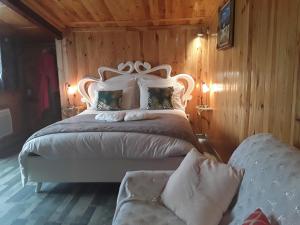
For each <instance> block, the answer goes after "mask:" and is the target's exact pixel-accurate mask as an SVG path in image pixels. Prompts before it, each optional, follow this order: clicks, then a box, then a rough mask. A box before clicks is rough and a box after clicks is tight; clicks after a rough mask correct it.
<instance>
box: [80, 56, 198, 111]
mask: <svg viewBox="0 0 300 225" xmlns="http://www.w3.org/2000/svg"><path fill="white" fill-rule="evenodd" d="M159 70H165V71H166V78H164V79H172V80H173V81H175V82H179V83H181V82H180V81H182V80H183V81H186V88H185V92H184V94H183V96H182V102H183V103H184V105H185V106H186V104H187V102H188V101H189V100H191V99H192V95H191V93H192V91H193V89H194V86H195V82H194V79H193V78H192V76H190V75H188V74H177V75H175V76H172V77H171V71H172V67H171V66H170V65H166V64H165V65H159V66H156V67H153V68H151V65H150V64H149V63H148V62H144V63H143V62H141V61H136V62H132V61H128V62H126V63H120V64H119V65H118V68H117V69H114V68H110V67H105V66H102V67H99V69H98V73H99V75H100V79H96V78H93V77H87V78H83V79H82V80H80V81H79V82H78V90H79V93H80V94H81V96H82V98H81V101H82V102H85V103H86V104H87V107H90V106H91V104H92V100H91V96H90V95H89V92H88V86H89V85H90V84H92V83H95V82H98V83H101V82H105V76H104V73H105V72H112V73H116V74H119V75H122V76H114V77H112V78H109V79H108V80H116V81H120V82H122V81H125V80H128V79H132V78H133V77H134V78H136V79H138V78H142V77H147V78H150V79H162V78H161V77H159V76H157V75H153V73H154V72H156V71H159Z"/></svg>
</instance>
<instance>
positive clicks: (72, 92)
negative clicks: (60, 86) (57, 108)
mask: <svg viewBox="0 0 300 225" xmlns="http://www.w3.org/2000/svg"><path fill="white" fill-rule="evenodd" d="M76 92H77V87H76V86H69V87H68V88H67V93H68V95H75V94H76Z"/></svg>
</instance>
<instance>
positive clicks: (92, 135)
mask: <svg viewBox="0 0 300 225" xmlns="http://www.w3.org/2000/svg"><path fill="white" fill-rule="evenodd" d="M147 112H148V113H154V114H155V113H169V114H176V115H179V116H182V117H183V118H184V119H187V116H186V114H185V113H184V112H183V111H182V110H153V111H152V110H147ZM82 114H94V115H95V116H96V114H97V111H95V110H86V111H84V112H82ZM192 148H194V146H193V145H192V144H191V143H189V142H187V141H185V140H182V139H177V138H174V137H168V136H163V135H154V134H145V133H128V132H80V133H60V134H49V135H45V136H41V137H37V138H34V139H32V140H30V141H28V142H26V143H25V144H24V146H23V148H22V151H21V153H20V155H19V161H20V165H21V172H22V175H24V176H26V171H25V170H26V159H27V157H28V155H30V154H32V153H34V154H36V155H39V156H41V157H43V158H45V159H49V160H68V159H73V160H74V159H79V160H83V159H136V160H138V159H164V158H169V157H180V156H184V155H185V154H187V152H189V151H190V150H191V149H192Z"/></svg>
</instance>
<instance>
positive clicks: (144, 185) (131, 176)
mask: <svg viewBox="0 0 300 225" xmlns="http://www.w3.org/2000/svg"><path fill="white" fill-rule="evenodd" d="M172 173H173V171H132V172H127V173H126V175H125V177H124V178H123V180H122V183H121V185H120V189H119V194H118V200H117V205H119V204H121V202H123V201H128V200H137V201H156V200H157V198H158V197H159V196H160V193H161V192H162V190H163V189H164V187H165V185H166V183H167V181H168V180H169V177H170V176H171V174H172Z"/></svg>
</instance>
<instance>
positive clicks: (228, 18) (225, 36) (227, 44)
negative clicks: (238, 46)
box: [217, 0, 234, 50]
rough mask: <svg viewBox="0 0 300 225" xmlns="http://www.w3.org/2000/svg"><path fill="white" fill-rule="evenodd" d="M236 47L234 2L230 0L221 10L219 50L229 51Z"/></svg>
mask: <svg viewBox="0 0 300 225" xmlns="http://www.w3.org/2000/svg"><path fill="white" fill-rule="evenodd" d="M233 45H234V0H229V1H228V2H226V3H225V4H224V5H223V6H222V7H220V8H219V20H218V40H217V49H219V50H221V49H227V48H231V47H233Z"/></svg>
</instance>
